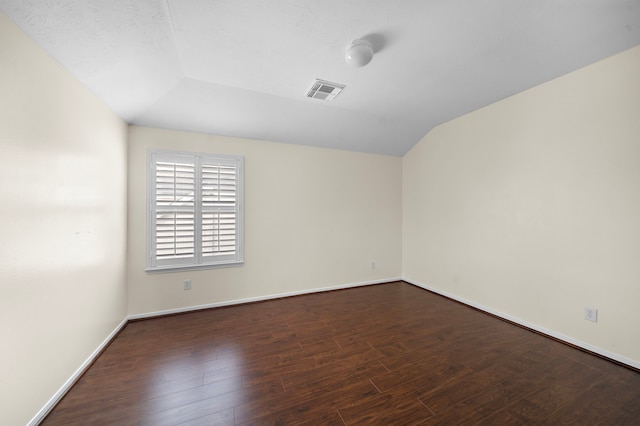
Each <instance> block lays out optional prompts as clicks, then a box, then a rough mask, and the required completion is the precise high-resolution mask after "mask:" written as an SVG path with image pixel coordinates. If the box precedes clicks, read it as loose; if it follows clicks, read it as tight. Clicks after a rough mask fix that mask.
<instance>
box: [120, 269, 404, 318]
mask: <svg viewBox="0 0 640 426" xmlns="http://www.w3.org/2000/svg"><path fill="white" fill-rule="evenodd" d="M393 281H402V278H387V279H383V280H375V281H363V282H358V283H351V284H342V285H336V286H330V287H319V288H313V289H309V290H300V291H292V292H288V293H278V294H269V295H265V296H258V297H249V298H246V299H235V300H227V301H224V302H215V303H208V304H205V305H197V306H188V307H184V308H176V309H167V310H164V311H154V312H146V313H142V314H133V315H129V317H128V318H127V319H129V320H137V319H144V318H153V317H157V316H162V315H171V314H180V313H184V312H190V311H197V310H200V309H210V308H219V307H221V306H231V305H241V304H243V303H252V302H260V301H263V300H271V299H280V298H282V297H290V296H299V295H302V294H311V293H321V292H323V291H331V290H341V289H345V288H353V287H362V286H366V285H374V284H384V283H389V282H393Z"/></svg>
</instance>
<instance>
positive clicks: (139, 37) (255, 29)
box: [0, 0, 640, 156]
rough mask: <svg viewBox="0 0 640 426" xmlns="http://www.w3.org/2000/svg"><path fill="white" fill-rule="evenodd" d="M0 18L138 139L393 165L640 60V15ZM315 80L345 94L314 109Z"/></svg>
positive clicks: (457, 8) (326, 4) (323, 5)
mask: <svg viewBox="0 0 640 426" xmlns="http://www.w3.org/2000/svg"><path fill="white" fill-rule="evenodd" d="M0 10H2V11H3V12H4V13H5V14H7V15H8V16H9V17H10V18H11V19H12V20H13V21H14V22H15V23H16V24H17V25H18V26H20V27H21V28H22V29H23V30H24V31H25V32H26V33H27V34H29V35H30V36H31V37H32V38H33V39H34V40H35V41H36V42H37V43H39V44H40V45H41V46H42V47H43V48H44V49H46V50H47V51H48V52H49V53H50V54H51V55H52V56H54V57H55V58H56V59H57V60H58V61H59V62H60V63H61V64H62V65H63V66H65V67H66V68H67V69H68V70H69V71H70V72H71V73H72V74H74V75H75V76H76V77H77V78H78V79H79V80H80V81H82V82H83V83H84V84H86V85H87V86H88V87H89V88H90V89H91V90H92V91H93V92H94V93H95V94H96V95H97V96H98V97H100V98H101V99H102V100H103V101H104V102H105V103H106V104H107V105H109V107H111V108H112V109H113V111H115V112H116V113H117V114H118V115H119V116H121V117H122V118H123V119H125V120H126V121H127V122H129V123H132V124H139V125H144V126H151V127H162V128H171V129H180V130H190V131H198V132H205V133H214V134H220V135H230V136H238V137H245V138H254V139H262V140H272V141H278V142H285V143H294V144H303V145H312V146H320V147H329V148H339V149H346V150H354V151H363V152H372V153H380V154H387V155H396V156H401V155H403V154H405V153H406V152H407V151H408V150H409V149H410V148H411V147H412V146H413V145H414V144H415V143H416V142H418V141H419V140H420V139H421V138H422V137H423V136H424V135H425V134H426V133H427V132H429V130H431V129H432V128H433V127H434V126H436V125H438V124H440V123H443V122H445V121H448V120H451V119H453V118H455V117H458V116H460V115H463V114H465V113H468V112H470V111H473V110H475V109H477V108H480V107H483V106H485V105H488V104H491V103H493V102H495V101H498V100H500V99H503V98H505V97H508V96H510V95H513V94H515V93H518V92H521V91H523V90H526V89H528V88H531V87H533V86H536V85H538V84H540V83H543V82H545V81H548V80H551V79H553V78H555V77H558V76H561V75H563V74H566V73H568V72H571V71H573V70H576V69H578V68H581V67H583V66H585V65H588V64H591V63H593V62H596V61H598V60H600V59H603V58H606V57H608V56H610V55H613V54H615V53H618V52H621V51H623V50H626V49H628V48H631V47H633V46H636V45H638V44H640V0H535V1H533V0H350V1H345V0H270V1H263V0H0ZM357 38H365V39H367V40H369V41H370V42H371V43H372V44H373V47H374V51H375V52H376V53H375V56H374V58H373V60H372V61H371V63H370V64H368V65H367V66H365V67H362V68H353V67H350V66H349V65H347V64H346V62H345V60H344V55H345V49H346V48H347V46H348V45H349V44H350V43H351V41H352V40H354V39H357ZM0 54H1V52H0ZM316 78H320V79H324V80H329V81H332V82H336V83H340V84H344V85H345V86H346V87H345V89H344V90H343V91H342V93H341V94H340V95H339V96H337V97H336V98H335V99H334V100H332V101H322V100H318V99H310V98H307V97H306V96H305V93H306V91H307V89H308V88H309V87H310V86H311V84H312V83H313V81H314V80H315V79H316ZM639 78H640V76H639Z"/></svg>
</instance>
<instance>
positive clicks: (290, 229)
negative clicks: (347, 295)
mask: <svg viewBox="0 0 640 426" xmlns="http://www.w3.org/2000/svg"><path fill="white" fill-rule="evenodd" d="M148 148H157V149H173V150H184V151H198V152H212V153H219V154H237V155H243V156H244V157H245V176H244V177H245V226H244V235H245V238H244V243H245V253H244V260H245V263H244V266H241V267H234V268H221V269H210V270H204V271H190V272H175V273H162V274H147V273H145V271H144V268H145V241H146V236H145V232H146V226H145V223H146V217H145V203H146V195H145V185H146V183H145V182H146V161H147V160H146V150H147V149H148ZM401 165H402V160H401V159H400V158H398V157H388V156H382V155H370V154H362V153H355V152H347V151H337V150H329V149H320V148H311V147H305V146H297V145H287V144H280V143H273V142H266V141H258V140H246V139H236V138H230V137H222V136H211V135H203V134H196V133H187V132H177V131H169V130H160V129H150V128H143V127H136V126H131V127H130V129H129V201H128V203H129V234H128V235H129V245H128V247H129V253H128V282H129V313H130V314H132V315H136V314H143V313H150V312H157V311H166V310H171V309H180V308H185V307H190V306H198V305H207V304H216V303H225V302H229V301H238V300H244V299H252V298H260V297H265V296H272V295H280V294H288V293H296V292H304V291H311V290H314V289H320V288H326V287H334V286H340V285H348V284H357V283H365V282H372V281H384V280H389V279H397V278H399V277H400V276H401V249H402V243H401V237H402V233H401V220H402V210H401V209H402V200H401V190H400V189H401V178H402V172H401ZM372 260H375V261H376V269H371V261H372ZM184 279H191V281H192V289H191V290H188V291H185V290H183V288H182V287H183V285H182V282H183V280H184Z"/></svg>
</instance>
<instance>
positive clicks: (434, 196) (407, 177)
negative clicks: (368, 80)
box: [403, 47, 640, 366]
mask: <svg viewBox="0 0 640 426" xmlns="http://www.w3.org/2000/svg"><path fill="white" fill-rule="evenodd" d="M403 201H404V207H403V221H404V222H403V226H404V232H403V250H404V252H403V276H404V277H405V278H407V279H408V280H410V281H412V282H415V283H419V284H423V285H426V286H431V287H433V288H435V289H437V290H438V291H441V292H444V293H448V294H450V295H453V296H455V297H457V298H460V299H464V300H467V301H470V302H472V303H474V304H477V305H479V306H482V307H485V308H488V309H490V310H493V311H495V312H499V313H502V314H505V315H507V316H511V317H513V318H516V319H518V320H519V321H521V322H525V323H528V324H531V325H534V326H536V327H539V328H543V329H546V330H549V331H552V332H553V333H556V334H558V335H562V336H567V337H569V338H570V339H573V340H575V341H578V342H583V343H586V345H588V346H592V347H594V348H598V349H602V350H604V352H607V353H610V354H613V355H616V356H620V357H622V358H624V359H626V360H632V361H633V362H634V363H635V364H636V366H640V310H639V309H638V301H639V300H640V47H636V48H634V49H632V50H629V51H626V52H623V53H621V54H619V55H617V56H613V57H611V58H609V59H606V60H604V61H601V62H599V63H596V64H594V65H591V66H588V67H586V68H583V69H581V70H578V71H576V72H573V73H571V74H568V75H566V76H563V77H561V78H558V79H556V80H553V81H551V82H549V83H547V84H543V85H541V86H538V87H536V88H533V89H531V90H528V91H526V92H523V93H521V94H518V95H516V96H513V97H510V98H508V99H505V100H503V101H501V102H498V103H496V104H493V105H490V106H488V107H486V108H483V109H480V110H478V111H475V112H473V113H471V114H468V115H465V116H463V117H460V118H458V119H456V120H453V121H451V122H448V123H445V124H443V125H441V126H439V127H437V128H435V129H434V130H432V131H431V132H430V133H429V134H428V135H426V136H425V137H424V139H423V140H422V141H421V142H420V143H419V144H418V145H416V146H415V147H414V148H413V149H412V150H411V151H410V152H409V153H408V154H407V155H406V156H405V157H404V159H403ZM585 306H590V307H596V308H598V309H599V321H598V323H592V322H589V321H586V320H584V319H583V308H584V307H585Z"/></svg>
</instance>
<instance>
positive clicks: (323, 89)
mask: <svg viewBox="0 0 640 426" xmlns="http://www.w3.org/2000/svg"><path fill="white" fill-rule="evenodd" d="M342 89H344V84H338V83H331V82H330V81H324V80H317V79H316V81H315V83H313V84H312V85H311V87H310V88H309V90H307V98H314V99H322V100H323V101H331V100H333V98H335V97H336V96H338V94H339V93H340V92H342Z"/></svg>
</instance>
